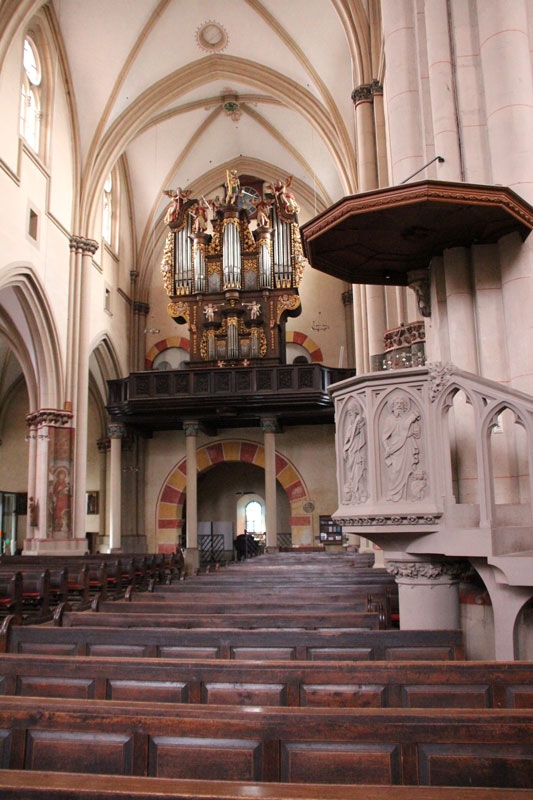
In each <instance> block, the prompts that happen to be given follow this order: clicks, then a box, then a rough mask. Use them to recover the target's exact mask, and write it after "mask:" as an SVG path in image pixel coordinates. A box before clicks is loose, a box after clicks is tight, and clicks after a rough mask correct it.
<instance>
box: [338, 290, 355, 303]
mask: <svg viewBox="0 0 533 800" xmlns="http://www.w3.org/2000/svg"><path fill="white" fill-rule="evenodd" d="M341 297H342V304H343V306H353V291H352V289H348V290H347V291H346V292H343V293H342V295H341Z"/></svg>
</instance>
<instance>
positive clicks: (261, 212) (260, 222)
mask: <svg viewBox="0 0 533 800" xmlns="http://www.w3.org/2000/svg"><path fill="white" fill-rule="evenodd" d="M252 205H253V206H254V207H255V210H256V211H257V217H256V219H257V227H258V228H268V227H269V225H270V209H271V207H272V200H265V199H263V198H262V197H260V198H258V199H257V200H252Z"/></svg>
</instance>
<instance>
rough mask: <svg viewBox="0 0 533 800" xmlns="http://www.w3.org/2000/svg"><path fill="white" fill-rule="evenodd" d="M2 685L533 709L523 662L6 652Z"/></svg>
mask: <svg viewBox="0 0 533 800" xmlns="http://www.w3.org/2000/svg"><path fill="white" fill-rule="evenodd" d="M0 694H2V695H21V696H25V697H28V696H32V697H63V698H67V697H68V698H78V699H84V700H123V701H129V702H136V701H139V700H141V701H143V702H146V703H160V702H167V703H168V702H170V703H198V704H210V705H212V704H215V705H216V704H224V705H247V706H250V705H255V706H284V707H290V708H293V707H294V708H299V707H313V708H314V707H328V708H477V709H483V708H500V709H501V708H508V709H513V708H516V709H525V708H529V709H533V670H532V669H531V664H529V663H524V662H517V661H514V662H509V663H496V662H468V661H464V662H456V661H426V662H402V663H397V662H396V663H395V662H389V663H384V662H381V663H380V662H349V661H334V662H327V661H322V662H320V661H315V662H313V661H273V662H266V663H264V662H254V661H216V660H204V661H201V660H189V661H185V660H182V661H180V660H176V661H171V660H166V659H121V658H103V657H100V658H91V657H81V656H79V657H77V658H71V657H66V656H63V657H62V656H43V655H17V654H12V653H8V654H4V655H3V656H2V658H1V659H0Z"/></svg>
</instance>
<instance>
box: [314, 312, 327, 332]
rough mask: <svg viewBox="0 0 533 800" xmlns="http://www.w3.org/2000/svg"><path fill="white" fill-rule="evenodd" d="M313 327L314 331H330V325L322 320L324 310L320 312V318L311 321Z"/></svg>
mask: <svg viewBox="0 0 533 800" xmlns="http://www.w3.org/2000/svg"><path fill="white" fill-rule="evenodd" d="M311 328H312V329H313V330H314V331H329V325H328V323H327V322H322V312H321V311H319V312H318V319H315V320H313V322H312V323H311Z"/></svg>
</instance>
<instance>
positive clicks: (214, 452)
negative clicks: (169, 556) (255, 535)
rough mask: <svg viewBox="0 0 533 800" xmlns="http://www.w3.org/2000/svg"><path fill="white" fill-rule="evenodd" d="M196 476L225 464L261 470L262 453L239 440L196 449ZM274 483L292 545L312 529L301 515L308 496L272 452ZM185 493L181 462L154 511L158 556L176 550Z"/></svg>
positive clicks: (254, 445)
mask: <svg viewBox="0 0 533 800" xmlns="http://www.w3.org/2000/svg"><path fill="white" fill-rule="evenodd" d="M196 457H197V465H198V473H199V474H200V473H201V472H205V471H206V470H209V469H212V468H213V467H215V466H217V465H219V464H224V463H228V462H232V461H233V462H234V461H238V462H240V463H243V464H253V465H254V466H256V467H260V468H261V469H264V468H265V449H264V447H263V445H262V444H259V443H258V442H252V441H247V440H240V439H228V440H227V441H223V442H215V443H212V444H207V445H205V446H204V447H200V448H199V450H198V451H197V456H196ZM276 480H277V481H278V482H279V483H280V485H281V486H282V487H283V488H284V489H285V491H286V493H287V497H288V498H289V503H290V509H291V515H290V523H291V531H292V533H293V541H298V539H299V538H300V535H301V534H302V533H303V532H304V531H306V532H307V533H308V534H309V532H310V531H311V528H312V519H311V516H310V515H309V514H305V513H303V506H304V505H305V503H306V502H308V501H309V494H308V491H307V487H306V485H305V482H304V480H303V478H302V476H301V475H300V474H299V472H298V470H297V469H296V468H295V466H294V465H293V464H292V463H291V462H290V461H289V459H287V458H285V456H283V455H281V453H278V452H276ZM186 489H187V463H186V459H185V458H182V459H181V461H179V462H178V463H177V464H176V466H175V467H174V469H173V470H172V472H171V473H170V474H169V476H168V478H167V479H166V481H165V485H164V486H163V487H162V490H161V492H160V495H159V499H158V502H157V508H156V534H157V547H158V550H159V552H171V551H172V550H174V548H175V546H176V539H177V536H178V533H179V532H180V531H181V528H182V527H183V504H184V502H185V494H186Z"/></svg>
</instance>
